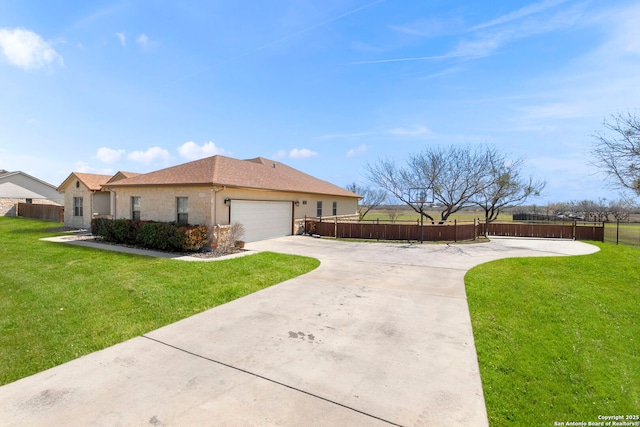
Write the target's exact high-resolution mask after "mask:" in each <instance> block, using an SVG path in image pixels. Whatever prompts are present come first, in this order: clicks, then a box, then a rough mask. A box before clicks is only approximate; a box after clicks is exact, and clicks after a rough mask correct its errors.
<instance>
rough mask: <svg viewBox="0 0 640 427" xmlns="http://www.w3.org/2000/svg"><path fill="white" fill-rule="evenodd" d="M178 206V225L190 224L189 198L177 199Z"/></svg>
mask: <svg viewBox="0 0 640 427" xmlns="http://www.w3.org/2000/svg"><path fill="white" fill-rule="evenodd" d="M176 206H177V208H178V212H177V213H178V215H177V220H178V224H188V223H189V198H188V197H176Z"/></svg>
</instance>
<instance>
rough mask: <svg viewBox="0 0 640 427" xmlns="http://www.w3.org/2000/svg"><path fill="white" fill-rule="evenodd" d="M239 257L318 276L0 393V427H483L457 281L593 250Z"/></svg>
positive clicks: (300, 241) (564, 247)
mask: <svg viewBox="0 0 640 427" xmlns="http://www.w3.org/2000/svg"><path fill="white" fill-rule="evenodd" d="M248 249H251V250H257V251H263V250H269V251H276V252H284V253H292V254H300V255H307V256H312V257H315V258H318V259H320V260H321V266H320V267H319V268H318V269H316V270H314V271H312V272H310V273H308V274H306V275H303V276H300V277H298V278H295V279H292V280H289V281H287V282H283V283H281V284H278V285H275V286H272V287H270V288H268V289H265V290H262V291H260V292H257V293H255V294H252V295H249V296H247V297H244V298H241V299H238V300H236V301H233V302H231V303H228V304H225V305H222V306H220V307H216V308H214V309H211V310H208V311H206V312H204V313H201V314H199V315H196V316H193V317H190V318H188V319H185V320H183V321H180V322H177V323H175V324H172V325H169V326H166V327H164V328H161V329H158V330H156V331H152V332H149V333H148V334H146V335H144V336H142V337H138V338H134V339H132V340H130V341H127V342H124V343H121V344H118V345H115V346H113V347H110V348H107V349H105V350H102V351H99V352H96V353H93V354H90V355H87V356H84V357H81V358H79V359H77V360H74V361H71V362H69V363H66V364H64V365H61V366H58V367H55V368H52V369H50V370H47V371H44V372H41V373H39V374H36V375H33V376H31V377H28V378H25V379H22V380H19V381H16V382H14V383H12V384H8V385H6V386H3V387H0V420H2V424H3V425H9V426H25V425H37V426H44V425H47V426H50V425H98V426H101V425H104V426H125V425H126V426H128V425H156V426H191V425H197V426H204V425H215V426H238V425H256V426H258V425H260V426H261V425H284V426H328V425H340V426H342V425H348V426H376V425H381V426H384V425H403V426H452V425H466V426H486V425H487V414H486V409H485V404H484V398H483V393H482V385H481V381H480V375H479V371H478V363H477V358H476V351H475V345H474V341H473V334H472V330H471V322H470V318H469V310H468V307H467V301H466V294H465V289H464V282H463V278H464V275H465V273H466V271H467V270H468V269H469V268H471V267H473V266H475V265H478V264H481V263H484V262H487V261H491V260H495V259H499V258H506V257H521V256H558V255H582V254H589V253H593V252H595V251H597V250H598V248H596V247H594V246H591V245H588V244H585V243H580V242H574V241H557V240H535V239H508V238H496V239H493V240H492V241H491V242H490V243H481V244H461V245H427V244H425V245H409V244H373V243H347V242H339V241H332V240H324V239H323V240H321V239H314V238H310V237H301V236H292V237H286V238H280V239H273V240H268V241H263V242H256V243H252V244H249V245H248ZM176 262H179V261H176Z"/></svg>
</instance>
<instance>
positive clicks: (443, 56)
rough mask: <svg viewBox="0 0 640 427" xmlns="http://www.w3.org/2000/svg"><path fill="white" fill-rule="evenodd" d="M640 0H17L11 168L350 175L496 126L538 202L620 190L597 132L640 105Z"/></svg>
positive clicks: (2, 129)
mask: <svg viewBox="0 0 640 427" xmlns="http://www.w3.org/2000/svg"><path fill="white" fill-rule="evenodd" d="M638 22H640V2H637V1H636V2H632V1H613V2H602V1H595V0H594V1H572V0H564V1H563V0H542V1H538V2H527V1H500V2H498V1H494V2H472V1H458V2H451V1H429V0H377V1H370V0H339V1H338V0H323V1H316V0H270V1H247V2H232V1H209V2H202V1H198V2H195V1H189V0H186V1H180V2H174V1H161V0H157V1H135V0H128V1H83V2H70V1H64V0H60V1H47V2H43V1H31V0H21V1H2V0H0V169H7V170H10V171H14V170H21V171H24V172H26V173H29V174H31V175H34V176H36V177H38V178H40V179H43V180H45V181H48V182H50V183H52V184H54V185H57V184H59V183H61V182H62V180H64V178H66V177H67V176H68V175H69V173H71V172H72V171H80V172H91V173H104V174H111V173H115V172H116V171H118V170H124V171H132V172H148V171H152V170H156V169H160V168H164V167H168V166H172V165H175V164H179V163H184V162H187V161H190V160H195V159H197V158H202V157H206V156H209V155H214V154H223V155H227V156H231V157H235V158H241V159H242V158H253V157H257V156H262V157H266V158H271V159H274V160H279V161H281V162H283V163H286V164H288V165H290V166H292V167H295V168H297V169H300V170H302V171H304V172H306V173H309V174H312V175H314V176H317V177H319V178H322V179H325V180H328V181H330V182H333V183H334V184H337V185H340V186H345V185H347V184H349V183H351V182H354V181H355V182H358V183H361V184H366V179H365V178H364V176H365V165H366V164H367V163H374V162H376V161H377V160H378V159H395V160H397V161H399V162H402V161H403V159H406V157H407V155H408V154H410V153H417V152H419V151H421V150H422V149H424V148H426V147H428V146H431V145H438V144H443V145H449V144H471V145H473V144H480V143H488V144H493V145H495V146H496V147H498V148H500V149H502V150H503V151H504V152H505V153H508V154H509V155H511V156H514V157H525V158H526V164H527V170H526V172H527V173H528V174H531V175H534V176H536V177H540V178H545V179H546V180H547V182H548V184H547V188H546V190H545V195H544V196H543V197H542V198H540V199H538V200H536V201H535V202H536V203H538V204H544V203H546V202H554V201H570V200H581V199H597V198H599V197H605V198H607V199H609V200H612V199H617V198H618V195H617V194H616V193H615V192H613V191H611V190H610V189H608V188H607V186H606V185H605V184H604V183H603V180H602V177H601V176H598V175H597V171H596V170H595V169H594V168H592V167H591V166H589V163H588V162H589V159H590V155H589V151H590V149H591V146H592V143H593V138H592V137H591V135H592V134H593V133H594V132H596V131H599V130H602V129H603V128H602V122H603V120H604V119H605V118H606V117H608V116H609V115H611V114H614V113H617V112H623V111H625V112H626V111H628V110H629V111H632V112H633V111H637V110H636V109H637V108H638V107H639V104H640V25H638V24H637V23H638Z"/></svg>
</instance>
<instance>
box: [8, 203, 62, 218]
mask: <svg viewBox="0 0 640 427" xmlns="http://www.w3.org/2000/svg"><path fill="white" fill-rule="evenodd" d="M17 215H18V216H21V217H24V218H34V219H44V220H46V221H55V222H64V206H59V205H45V204H32V203H18V213H17Z"/></svg>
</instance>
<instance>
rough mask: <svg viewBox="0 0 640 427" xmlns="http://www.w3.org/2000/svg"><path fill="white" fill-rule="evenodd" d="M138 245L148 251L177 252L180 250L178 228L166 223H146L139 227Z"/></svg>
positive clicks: (180, 243) (180, 242) (180, 241)
mask: <svg viewBox="0 0 640 427" xmlns="http://www.w3.org/2000/svg"><path fill="white" fill-rule="evenodd" d="M138 244H139V245H141V246H144V247H145V248H149V249H159V250H161V251H179V250H181V249H182V239H181V233H180V232H179V231H178V227H177V226H176V225H175V224H173V223H168V222H147V223H145V224H143V225H142V227H140V232H139V233H138Z"/></svg>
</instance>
